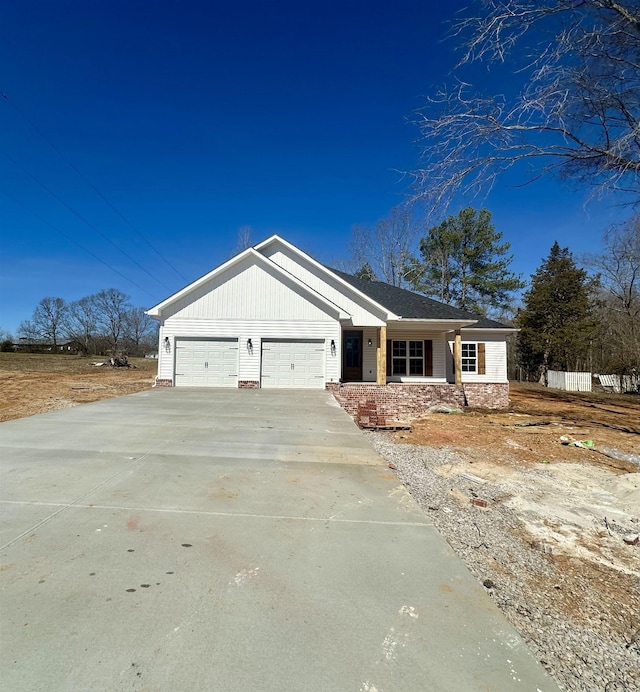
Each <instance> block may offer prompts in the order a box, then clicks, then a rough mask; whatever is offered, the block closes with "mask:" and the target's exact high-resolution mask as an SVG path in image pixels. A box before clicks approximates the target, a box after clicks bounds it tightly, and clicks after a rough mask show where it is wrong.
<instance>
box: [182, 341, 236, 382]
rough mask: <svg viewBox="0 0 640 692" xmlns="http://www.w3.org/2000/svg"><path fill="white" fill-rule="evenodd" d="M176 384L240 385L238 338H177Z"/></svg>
mask: <svg viewBox="0 0 640 692" xmlns="http://www.w3.org/2000/svg"><path fill="white" fill-rule="evenodd" d="M174 384H175V386H176V387H237V386H238V340H237V339H176V370H175V378H174Z"/></svg>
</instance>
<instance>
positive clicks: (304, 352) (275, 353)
mask: <svg viewBox="0 0 640 692" xmlns="http://www.w3.org/2000/svg"><path fill="white" fill-rule="evenodd" d="M261 373H262V377H261V383H262V386H263V387H265V388H288V387H294V388H298V389H324V341H321V340H308V341H300V340H295V341H294V340H284V339H282V340H270V339H266V340H263V341H262V369H261Z"/></svg>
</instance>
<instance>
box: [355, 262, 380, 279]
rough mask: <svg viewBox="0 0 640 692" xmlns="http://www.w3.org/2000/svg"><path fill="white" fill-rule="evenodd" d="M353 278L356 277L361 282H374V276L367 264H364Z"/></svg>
mask: <svg viewBox="0 0 640 692" xmlns="http://www.w3.org/2000/svg"><path fill="white" fill-rule="evenodd" d="M354 276H357V277H358V278H359V279H362V280H363V281H376V275H375V273H374V271H373V269H371V265H370V264H369V263H368V262H365V263H364V264H363V265H362V266H361V267H360V269H358V271H357V272H356V273H355V274H354Z"/></svg>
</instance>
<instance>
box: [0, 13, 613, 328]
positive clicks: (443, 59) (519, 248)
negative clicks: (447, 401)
mask: <svg viewBox="0 0 640 692" xmlns="http://www.w3.org/2000/svg"><path fill="white" fill-rule="evenodd" d="M464 4H465V3H463V2H450V3H432V2H427V0H422V2H417V1H413V0H411V1H409V0H397V1H396V2H395V3H390V2H375V1H369V2H349V1H347V0H342V1H341V2H334V1H333V0H324V1H323V2H299V1H297V2H279V1H277V0H274V2H269V3H267V2H253V1H252V2H244V3H236V4H232V3H221V2H217V1H215V0H214V1H211V2H199V1H198V2H195V1H189V0H186V1H184V2H164V1H162V0H158V1H156V2H153V3H151V2H140V1H138V0H127V1H126V2H122V1H121V0H109V1H107V0H102V1H96V0H74V1H71V0H57V1H55V2H54V1H52V0H49V1H44V0H30V1H28V2H16V1H15V0H0V65H1V67H2V69H1V70H0V91H2V92H4V94H5V95H6V98H1V99H0V232H1V249H0V328H3V329H5V330H11V331H14V332H15V331H16V330H17V328H18V325H19V324H20V322H21V321H22V320H24V319H28V318H29V317H30V316H31V314H32V312H33V309H34V308H35V306H36V305H37V303H38V301H39V300H40V299H41V298H43V297H44V296H60V297H62V298H64V299H65V300H68V301H71V300H75V299H78V298H81V297H83V296H85V295H88V294H91V293H94V292H97V291H99V290H101V289H104V288H110V287H116V288H119V289H120V290H122V291H123V292H125V293H127V294H129V295H130V296H131V298H132V302H133V303H134V304H135V305H142V306H145V307H148V306H151V305H153V304H155V303H157V302H159V301H160V300H162V299H163V298H165V297H166V296H167V295H169V294H171V293H173V292H174V291H176V290H179V289H180V288H182V287H183V286H184V285H185V284H186V283H187V282H188V281H191V280H193V279H195V278H197V277H198V276H201V275H202V274H204V273H206V272H207V271H209V270H210V269H212V268H213V267H215V266H216V265H217V264H219V263H220V262H222V261H223V260H225V259H227V258H228V257H229V256H230V254H231V253H232V250H233V248H234V246H235V244H236V242H237V233H238V229H239V228H241V227H243V226H251V228H252V237H253V240H254V242H258V241H259V240H261V239H262V238H264V237H266V236H268V235H270V234H272V233H275V232H277V233H280V234H281V235H283V236H284V237H285V238H287V239H288V240H289V241H291V242H293V243H294V244H296V245H298V246H299V247H301V248H302V249H304V250H306V251H307V252H309V253H311V254H312V255H313V256H315V257H316V258H317V259H319V260H321V261H323V262H327V263H331V262H335V261H336V260H338V259H340V258H344V257H346V256H347V255H348V244H349V239H350V234H351V228H352V226H353V225H354V224H368V223H371V224H372V223H375V221H376V220H377V219H379V218H381V217H382V216H384V215H386V214H387V213H388V211H389V210H390V209H391V207H393V206H394V205H396V204H398V203H399V202H401V201H402V200H403V199H404V196H405V195H406V193H407V185H408V182H407V179H406V177H403V175H402V173H401V172H402V171H407V170H411V169H412V168H414V167H415V166H416V163H417V159H418V149H417V147H416V144H415V140H416V138H417V136H418V133H417V130H416V129H415V127H414V126H413V125H411V124H410V123H409V122H408V119H409V118H410V116H411V114H412V112H413V111H414V110H415V109H416V108H418V107H420V105H421V104H422V102H423V99H424V95H425V94H428V93H429V92H430V91H431V90H432V89H433V88H434V87H436V86H438V85H441V84H442V83H443V82H444V81H445V80H447V79H448V78H449V73H450V70H451V68H452V66H453V64H454V62H455V54H454V52H453V44H450V43H447V42H443V37H444V34H445V25H444V22H447V21H448V20H451V18H452V17H453V15H454V13H455V11H456V10H457V9H460V8H462V7H463V6H464ZM502 72H503V71H501V73H502ZM480 75H481V79H486V80H487V81H488V80H489V79H491V78H492V76H491V75H488V76H484V75H482V74H481V73H480ZM493 79H495V75H494V76H493ZM34 126H35V127H34ZM50 144H53V145H54V147H55V149H57V151H58V152H60V153H61V154H62V155H63V156H60V155H59V153H57V152H56V151H55V150H54V149H53V148H51V146H50ZM65 159H67V160H68V161H70V162H71V163H72V164H73V166H74V167H75V169H77V171H79V172H80V173H81V175H78V173H77V172H76V170H74V169H73V168H71V167H70V166H69V165H68V164H67V162H66V161H65ZM83 177H84V178H86V179H87V180H88V181H89V182H90V184H91V185H92V186H93V187H95V188H97V189H98V190H99V191H100V192H101V193H102V195H104V196H105V197H106V198H107V199H108V200H109V201H110V202H111V203H112V204H113V205H115V207H116V208H117V209H118V210H119V211H120V212H121V214H122V215H123V216H124V217H125V219H126V220H127V221H129V222H130V224H131V225H132V226H133V227H134V228H135V229H136V230H135V231H134V230H133V229H132V228H131V227H130V226H129V225H128V224H127V223H126V222H125V221H123V219H122V218H121V217H120V216H118V215H117V214H116V213H115V212H114V211H113V209H112V208H110V207H109V206H108V205H107V204H106V203H105V202H104V201H103V199H101V197H100V196H99V195H98V194H97V193H96V192H95V190H94V189H92V187H91V186H90V185H88V184H87V183H86V182H85V181H84V180H83ZM51 193H53V194H51ZM584 201H585V193H584V192H578V191H574V190H571V189H570V188H568V187H566V186H563V185H561V184H560V183H558V182H557V181H554V180H543V181H541V182H538V183H536V184H534V185H531V186H528V187H525V188H519V189H515V188H512V187H509V186H508V181H504V180H503V181H500V184H499V185H498V186H496V188H494V190H493V191H492V192H491V194H490V195H489V196H488V198H487V199H485V200H484V201H482V200H480V201H479V200H469V203H470V204H471V205H472V206H480V205H483V206H485V207H487V208H488V209H489V210H490V211H491V212H492V213H493V217H494V222H495V224H496V227H497V229H498V230H499V231H502V232H503V233H504V238H505V240H507V241H508V242H510V243H511V245H512V252H513V253H514V255H515V259H514V263H513V265H512V267H513V269H514V270H515V271H516V272H517V273H521V274H523V275H524V276H525V278H528V277H529V275H530V274H531V273H532V272H533V271H535V269H536V267H537V266H538V265H539V264H540V261H541V260H542V258H543V257H545V256H546V255H547V254H548V252H549V248H550V247H551V245H552V244H553V242H554V241H555V240H558V241H559V242H560V244H561V245H563V246H569V248H570V249H571V250H572V252H574V254H576V255H580V254H581V253H584V252H592V251H595V250H596V249H597V247H598V245H599V242H600V236H601V234H602V231H603V230H604V229H605V228H606V226H607V225H609V224H610V223H612V222H614V221H616V220H619V219H620V218H624V217H625V216H626V215H627V212H625V211H624V210H621V209H620V208H619V207H615V206H613V201H612V200H609V201H607V202H605V203H597V204H592V205H590V206H588V207H587V208H586V209H585V207H584ZM65 205H66V206H65ZM70 208H71V209H72V210H73V211H71V209H70ZM453 211H455V210H453ZM74 212H75V213H74ZM79 216H81V217H82V219H84V220H81V219H80V218H79ZM52 226H54V227H56V228H57V229H59V231H61V232H62V233H60V232H58V231H56V230H55V229H54V228H53V227H52ZM79 246H82V248H85V249H81V247H79ZM87 251H88V252H87ZM122 251H124V254H123V252H122ZM163 258H166V259H168V260H169V264H170V265H171V266H169V264H167V263H166V262H165V261H164V259H163ZM100 260H102V261H100ZM106 265H109V266H106ZM114 270H115V271H114ZM125 277H126V278H125Z"/></svg>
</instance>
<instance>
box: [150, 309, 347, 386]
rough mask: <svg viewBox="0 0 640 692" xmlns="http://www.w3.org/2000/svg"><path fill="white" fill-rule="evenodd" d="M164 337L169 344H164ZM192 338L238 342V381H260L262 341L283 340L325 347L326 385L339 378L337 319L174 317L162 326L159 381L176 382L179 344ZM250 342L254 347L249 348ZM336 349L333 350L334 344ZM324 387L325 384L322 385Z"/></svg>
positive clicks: (338, 329) (324, 371) (338, 326)
mask: <svg viewBox="0 0 640 692" xmlns="http://www.w3.org/2000/svg"><path fill="white" fill-rule="evenodd" d="M165 337H168V341H167V342H165ZM181 337H183V338H184V337H189V338H192V339H207V338H208V339H212V338H214V339H237V343H238V351H237V354H238V380H249V381H254V382H258V381H260V376H261V360H262V340H263V339H265V340H266V339H280V340H296V341H316V342H321V343H322V344H323V347H324V355H323V358H324V363H323V373H324V377H325V380H324V381H325V382H337V381H338V379H339V378H340V358H341V355H340V346H339V344H340V323H339V322H338V321H337V320H331V319H327V320H323V321H313V322H312V321H309V322H306V321H290V320H288V321H284V320H206V319H194V318H186V317H171V318H169V319H167V320H166V321H165V322H164V324H162V326H161V327H160V352H159V354H158V356H159V358H158V360H159V363H158V378H160V379H168V380H173V379H174V372H176V370H175V363H176V360H175V358H176V351H175V346H176V341H178V342H179V340H180V338H181ZM249 340H251V346H249ZM332 341H333V342H334V344H336V348H335V349H332V348H331V342H332ZM323 386H324V383H323Z"/></svg>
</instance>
